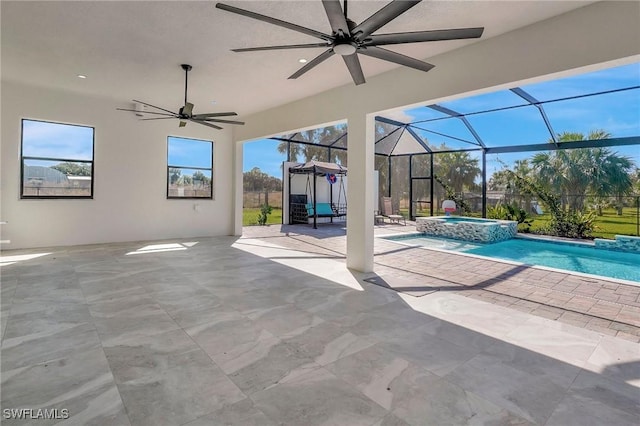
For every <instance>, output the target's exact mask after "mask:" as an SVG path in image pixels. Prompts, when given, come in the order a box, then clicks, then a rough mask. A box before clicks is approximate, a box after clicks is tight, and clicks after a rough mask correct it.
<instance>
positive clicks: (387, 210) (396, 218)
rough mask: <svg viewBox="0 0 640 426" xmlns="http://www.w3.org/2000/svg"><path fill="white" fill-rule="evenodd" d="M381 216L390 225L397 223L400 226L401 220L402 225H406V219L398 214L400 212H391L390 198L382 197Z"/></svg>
mask: <svg viewBox="0 0 640 426" xmlns="http://www.w3.org/2000/svg"><path fill="white" fill-rule="evenodd" d="M382 216H384V217H386V218H388V219H389V222H390V223H397V224H398V225H400V221H401V220H402V222H403V224H404V225H406V224H407V221H406V219H405V218H404V216H402V215H401V214H400V212H398V211H395V212H394V211H393V205H392V203H391V197H382Z"/></svg>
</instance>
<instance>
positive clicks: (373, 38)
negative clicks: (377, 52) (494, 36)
mask: <svg viewBox="0 0 640 426" xmlns="http://www.w3.org/2000/svg"><path fill="white" fill-rule="evenodd" d="M483 31H484V28H483V27H478V28H456V29H448V30H434V31H415V32H407V33H393V34H373V35H370V36H369V37H367V40H366V41H365V45H366V46H381V45H385V44H400V43H421V42H425V41H441V40H461V39H467V38H478V37H480V36H482V32H483Z"/></svg>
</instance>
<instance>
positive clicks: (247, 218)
mask: <svg viewBox="0 0 640 426" xmlns="http://www.w3.org/2000/svg"><path fill="white" fill-rule="evenodd" d="M258 215H260V209H259V208H255V209H248V208H245V209H242V226H250V225H257V224H258ZM281 223H282V209H277V208H274V209H273V211H272V212H271V214H270V215H269V216H267V225H280V224H281Z"/></svg>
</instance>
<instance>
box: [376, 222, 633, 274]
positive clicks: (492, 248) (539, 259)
mask: <svg viewBox="0 0 640 426" xmlns="http://www.w3.org/2000/svg"><path fill="white" fill-rule="evenodd" d="M382 238H385V239H389V240H392V241H396V242H399V243H403V244H410V245H417V246H423V247H427V248H435V249H441V250H449V251H454V252H462V253H469V254H474V255H479V256H485V257H489V258H493V259H503V260H511V261H516V262H520V263H525V264H527V265H538V266H546V267H550V268H556V269H563V270H566V271H573V272H581V273H585V274H592V275H599V276H602V277H609V278H618V279H623V280H629V281H636V282H638V283H640V254H637V253H625V252H618V251H610V250H601V249H596V248H595V247H592V246H588V245H583V244H573V243H565V242H555V241H542V240H533V239H529V238H513V239H511V240H507V241H502V242H498V243H493V244H482V243H476V242H468V241H459V240H452V239H446V238H437V237H430V236H424V235H422V234H408V235H403V236H391V237H382Z"/></svg>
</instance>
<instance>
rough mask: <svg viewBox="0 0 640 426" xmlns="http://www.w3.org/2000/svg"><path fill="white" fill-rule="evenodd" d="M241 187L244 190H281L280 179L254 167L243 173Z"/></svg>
mask: <svg viewBox="0 0 640 426" xmlns="http://www.w3.org/2000/svg"><path fill="white" fill-rule="evenodd" d="M243 188H244V190H245V191H246V192H256V191H281V190H282V180H281V179H279V178H277V177H275V176H271V175H268V174H267V173H264V172H263V171H262V170H260V168H258V167H254V168H253V169H251V170H249V171H248V172H244V173H243Z"/></svg>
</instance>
